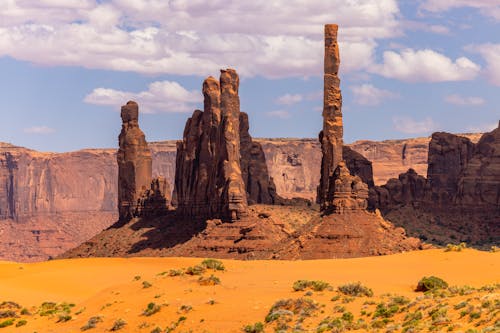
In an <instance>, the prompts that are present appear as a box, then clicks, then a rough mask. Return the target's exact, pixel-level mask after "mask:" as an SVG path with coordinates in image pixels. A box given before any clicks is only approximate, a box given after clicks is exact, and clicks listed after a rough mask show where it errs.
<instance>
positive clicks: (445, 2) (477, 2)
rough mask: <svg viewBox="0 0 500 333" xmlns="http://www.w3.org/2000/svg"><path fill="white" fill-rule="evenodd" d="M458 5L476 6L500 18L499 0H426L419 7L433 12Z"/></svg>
mask: <svg viewBox="0 0 500 333" xmlns="http://www.w3.org/2000/svg"><path fill="white" fill-rule="evenodd" d="M460 7H469V8H476V9H479V11H480V12H481V14H483V15H485V16H489V17H492V18H494V19H495V20H500V1H499V0H474V1H470V0H426V1H424V2H423V3H422V4H421V5H420V9H423V10H426V11H428V12H433V13H437V12H444V11H447V10H450V9H453V8H460Z"/></svg>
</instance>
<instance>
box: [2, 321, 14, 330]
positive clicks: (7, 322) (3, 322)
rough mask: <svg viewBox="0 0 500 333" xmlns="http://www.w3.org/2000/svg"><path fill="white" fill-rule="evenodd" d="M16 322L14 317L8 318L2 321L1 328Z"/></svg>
mask: <svg viewBox="0 0 500 333" xmlns="http://www.w3.org/2000/svg"><path fill="white" fill-rule="evenodd" d="M13 324H14V319H7V320H4V321H2V322H0V328H3V327H7V326H11V325H13Z"/></svg>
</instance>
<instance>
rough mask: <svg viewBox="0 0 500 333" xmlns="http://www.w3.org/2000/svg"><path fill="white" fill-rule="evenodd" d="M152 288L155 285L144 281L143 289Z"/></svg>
mask: <svg viewBox="0 0 500 333" xmlns="http://www.w3.org/2000/svg"><path fill="white" fill-rule="evenodd" d="M152 286H153V285H152V284H151V283H149V282H148V281H142V287H143V288H150V287H152Z"/></svg>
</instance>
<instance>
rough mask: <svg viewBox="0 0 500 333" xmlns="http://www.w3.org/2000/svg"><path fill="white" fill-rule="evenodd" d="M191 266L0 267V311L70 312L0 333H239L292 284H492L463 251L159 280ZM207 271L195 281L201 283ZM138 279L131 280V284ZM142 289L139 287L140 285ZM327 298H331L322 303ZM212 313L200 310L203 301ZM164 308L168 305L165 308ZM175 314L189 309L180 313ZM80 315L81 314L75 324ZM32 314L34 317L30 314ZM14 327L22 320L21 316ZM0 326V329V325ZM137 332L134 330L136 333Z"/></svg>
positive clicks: (483, 264)
mask: <svg viewBox="0 0 500 333" xmlns="http://www.w3.org/2000/svg"><path fill="white" fill-rule="evenodd" d="M200 261H201V260H200V259H197V258H129V259H122V258H92V259H70V260H56V261H48V262H42V263H33V264H20V263H10V262H0V302H2V301H15V302H17V303H19V304H21V305H22V306H23V307H27V308H30V307H32V306H39V305H40V304H41V303H42V302H45V301H53V302H68V303H75V304H76V306H75V307H74V308H73V313H72V320H70V321H68V322H64V323H56V321H57V318H49V317H40V316H31V317H27V318H25V319H27V321H28V324H27V325H26V326H23V327H19V328H15V327H14V326H10V327H6V328H0V333H2V332H30V333H32V332H34V331H37V332H39V333H40V332H47V333H48V332H80V327H81V326H83V325H84V324H85V323H86V322H87V320H88V319H89V318H90V317H92V316H96V315H101V316H102V317H103V322H102V323H99V324H98V325H97V328H95V329H92V330H89V331H88V332H104V331H107V330H109V328H111V326H112V325H113V323H114V321H115V320H116V319H118V318H123V319H124V320H125V321H126V322H127V325H126V326H125V328H123V329H122V330H120V331H119V332H148V333H149V332H150V331H151V330H152V329H153V328H154V327H156V326H160V327H162V328H165V327H166V326H168V325H169V324H171V323H172V322H174V321H177V319H178V318H179V317H180V316H185V317H186V318H187V319H186V320H185V321H184V322H183V323H182V324H181V325H180V326H179V327H178V329H177V330H176V332H182V331H188V329H192V330H193V332H241V328H242V326H244V325H245V324H250V323H254V322H257V321H261V322H263V321H264V318H265V316H266V314H267V312H268V311H269V308H270V307H271V306H272V304H273V303H274V302H275V301H277V300H279V299H282V298H296V297H300V296H302V295H303V293H300V294H298V293H297V292H293V290H292V288H291V286H292V284H293V282H294V281H296V280H298V279H310V280H324V281H327V282H329V283H330V284H331V285H332V286H337V285H340V284H345V283H348V282H355V281H360V282H362V283H363V284H364V285H366V286H368V287H370V288H372V289H373V291H374V293H375V295H380V294H383V293H395V294H399V295H404V296H407V297H410V298H415V297H416V296H417V293H415V292H414V291H413V289H414V288H415V285H416V283H417V281H418V280H419V279H420V278H421V277H423V276H428V275H436V276H439V277H441V278H443V279H444V280H446V281H447V282H448V283H449V284H450V285H470V286H473V287H480V286H483V285H486V284H492V283H499V282H500V253H490V252H480V251H476V250H470V249H467V250H465V251H462V252H444V251H443V250H441V249H436V250H426V251H418V252H411V253H403V254H397V255H391V256H384V257H369V258H357V259H335V260H310V261H234V260H223V262H224V265H225V266H226V270H225V271H223V272H215V273H213V274H214V275H216V276H218V277H219V278H220V280H221V284H220V285H216V286H201V285H199V284H198V282H197V279H198V277H197V276H189V275H184V276H177V277H169V276H167V275H165V276H161V275H158V273H161V272H164V271H168V270H170V269H178V268H185V267H187V266H192V265H196V264H198V263H200ZM210 274H212V272H207V273H205V276H209V275H210ZM135 276H140V277H141V278H140V279H139V280H134V277H135ZM143 281H148V282H150V283H151V284H152V287H150V288H143V285H142V282H143ZM330 297H331V296H330ZM210 300H213V301H215V304H209V301H210ZM149 302H155V303H157V304H164V306H163V307H162V308H161V311H160V312H158V313H156V314H154V315H152V316H149V317H146V316H142V315H141V314H142V311H143V310H144V309H145V308H146V306H147V304H148V303H149ZM167 304H168V305H167ZM182 305H190V306H192V310H191V311H189V312H188V313H183V312H182V311H179V308H180V307H181V306H182ZM80 309H85V310H84V311H83V312H82V313H81V314H79V315H75V312H77V311H78V310H80ZM35 311H36V310H35ZM23 318H24V317H23ZM0 321H1V320H0ZM141 324H142V326H143V328H139V326H140V325H141Z"/></svg>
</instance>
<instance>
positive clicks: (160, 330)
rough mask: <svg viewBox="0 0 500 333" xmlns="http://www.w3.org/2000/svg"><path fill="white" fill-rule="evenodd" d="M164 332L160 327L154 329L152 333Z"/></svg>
mask: <svg viewBox="0 0 500 333" xmlns="http://www.w3.org/2000/svg"><path fill="white" fill-rule="evenodd" d="M162 332H163V330H162V329H161V328H159V327H155V328H153V330H152V331H151V333H162Z"/></svg>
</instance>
